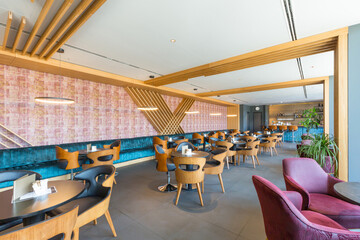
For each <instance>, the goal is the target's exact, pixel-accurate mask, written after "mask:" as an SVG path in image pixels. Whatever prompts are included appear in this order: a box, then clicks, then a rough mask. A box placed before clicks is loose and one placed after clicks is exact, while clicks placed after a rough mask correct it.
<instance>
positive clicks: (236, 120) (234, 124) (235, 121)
mask: <svg viewBox="0 0 360 240" xmlns="http://www.w3.org/2000/svg"><path fill="white" fill-rule="evenodd" d="M227 115H236V117H229V116H228V117H227V128H228V129H240V106H239V105H238V106H234V107H227Z"/></svg>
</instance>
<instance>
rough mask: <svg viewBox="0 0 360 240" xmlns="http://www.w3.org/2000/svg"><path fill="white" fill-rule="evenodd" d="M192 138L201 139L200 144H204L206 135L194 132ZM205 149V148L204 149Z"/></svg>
mask: <svg viewBox="0 0 360 240" xmlns="http://www.w3.org/2000/svg"><path fill="white" fill-rule="evenodd" d="M192 139H200V144H201V145H203V144H204V141H205V139H204V136H203V135H201V134H199V133H193V135H192ZM204 150H205V149H204Z"/></svg>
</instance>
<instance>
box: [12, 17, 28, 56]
mask: <svg viewBox="0 0 360 240" xmlns="http://www.w3.org/2000/svg"><path fill="white" fill-rule="evenodd" d="M25 24H26V19H25V17H21V21H20V25H19V28H18V32H17V34H16V37H15V41H14V43H13V47H12V50H11V51H12V52H13V53H14V52H15V51H16V48H17V45H18V44H19V41H20V38H21V34H22V32H23V30H24V27H25Z"/></svg>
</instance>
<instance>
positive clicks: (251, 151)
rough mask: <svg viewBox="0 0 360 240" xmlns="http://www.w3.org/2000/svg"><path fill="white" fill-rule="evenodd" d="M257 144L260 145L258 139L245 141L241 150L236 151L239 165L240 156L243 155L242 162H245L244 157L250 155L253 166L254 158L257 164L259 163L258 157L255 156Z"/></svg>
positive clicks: (257, 149) (257, 148)
mask: <svg viewBox="0 0 360 240" xmlns="http://www.w3.org/2000/svg"><path fill="white" fill-rule="evenodd" d="M259 145H260V141H259V140H258V141H252V142H248V143H246V148H244V149H242V150H238V151H237V155H238V160H239V165H240V156H241V155H242V156H243V162H244V163H245V160H246V157H247V156H250V157H251V159H252V163H253V166H254V168H256V166H255V158H256V161H257V164H258V165H260V162H259V159H258V157H257V154H258V151H259V148H260V147H259Z"/></svg>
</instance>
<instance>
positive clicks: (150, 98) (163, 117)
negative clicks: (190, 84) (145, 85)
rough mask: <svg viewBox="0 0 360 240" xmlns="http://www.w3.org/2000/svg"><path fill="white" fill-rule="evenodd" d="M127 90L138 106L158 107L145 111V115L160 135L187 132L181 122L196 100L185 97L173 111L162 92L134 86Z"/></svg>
mask: <svg viewBox="0 0 360 240" xmlns="http://www.w3.org/2000/svg"><path fill="white" fill-rule="evenodd" d="M125 90H126V91H127V93H128V94H129V95H130V96H131V98H132V99H133V101H134V102H135V103H136V105H137V106H138V107H143V106H151V107H157V108H158V110H156V111H143V113H144V115H145V117H146V118H147V119H148V121H149V122H150V123H151V125H152V126H153V127H154V128H155V130H156V131H157V132H158V133H159V134H160V135H167V134H181V133H185V132H184V130H183V129H182V127H181V126H180V123H181V122H182V120H183V119H184V117H185V116H186V113H185V112H186V111H188V110H189V109H190V108H191V106H192V105H193V104H194V102H195V100H194V99H191V98H183V100H182V101H181V103H180V104H179V106H178V107H177V108H176V110H175V111H174V113H172V112H171V110H170V108H169V106H168V105H167V104H166V102H165V100H164V98H163V97H162V96H161V94H160V93H158V92H155V91H149V90H144V89H139V88H134V87H126V88H125Z"/></svg>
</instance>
